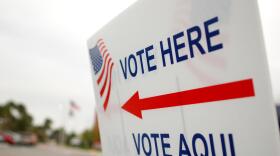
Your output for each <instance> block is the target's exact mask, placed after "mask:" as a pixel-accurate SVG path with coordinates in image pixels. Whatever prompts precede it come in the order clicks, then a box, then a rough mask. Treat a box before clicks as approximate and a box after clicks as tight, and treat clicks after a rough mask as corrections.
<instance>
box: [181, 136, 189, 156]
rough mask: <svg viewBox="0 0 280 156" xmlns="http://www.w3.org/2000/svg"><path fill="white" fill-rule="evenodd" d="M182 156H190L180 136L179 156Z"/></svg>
mask: <svg viewBox="0 0 280 156" xmlns="http://www.w3.org/2000/svg"><path fill="white" fill-rule="evenodd" d="M183 155H187V156H191V152H190V149H189V146H188V144H187V141H186V139H185V136H184V134H180V145H179V156H183Z"/></svg>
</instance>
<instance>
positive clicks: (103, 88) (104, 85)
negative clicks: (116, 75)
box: [100, 58, 112, 96]
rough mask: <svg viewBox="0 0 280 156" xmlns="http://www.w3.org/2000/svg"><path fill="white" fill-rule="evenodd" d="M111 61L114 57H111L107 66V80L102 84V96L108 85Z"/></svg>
mask: <svg viewBox="0 0 280 156" xmlns="http://www.w3.org/2000/svg"><path fill="white" fill-rule="evenodd" d="M111 61H112V59H111V58H110V60H109V63H108V64H109V66H107V72H106V78H105V81H104V83H103V86H102V88H101V91H100V95H101V96H103V93H104V90H105V88H106V85H107V81H108V75H109V68H110V64H111Z"/></svg>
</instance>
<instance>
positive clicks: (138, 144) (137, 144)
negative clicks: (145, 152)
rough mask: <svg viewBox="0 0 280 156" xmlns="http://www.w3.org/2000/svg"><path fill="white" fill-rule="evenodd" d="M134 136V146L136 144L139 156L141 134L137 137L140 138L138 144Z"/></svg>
mask: <svg viewBox="0 0 280 156" xmlns="http://www.w3.org/2000/svg"><path fill="white" fill-rule="evenodd" d="M132 136H133V140H134V144H135V147H136V150H137V154H138V155H140V134H138V135H137V138H138V139H137V142H136V139H135V136H134V134H132Z"/></svg>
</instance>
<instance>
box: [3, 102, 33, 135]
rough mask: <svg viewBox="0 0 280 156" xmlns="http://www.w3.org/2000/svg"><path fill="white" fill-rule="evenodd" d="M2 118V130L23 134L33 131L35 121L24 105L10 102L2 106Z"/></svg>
mask: <svg viewBox="0 0 280 156" xmlns="http://www.w3.org/2000/svg"><path fill="white" fill-rule="evenodd" d="M0 118H1V119H2V120H3V122H2V123H1V125H0V128H1V130H11V131H20V132H23V131H29V130H31V129H32V122H33V119H32V117H31V115H30V114H29V113H28V112H27V111H26V109H25V107H24V106H23V105H22V104H16V103H14V102H12V101H10V102H8V103H7V104H6V105H4V106H0Z"/></svg>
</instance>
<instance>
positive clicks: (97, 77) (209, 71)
mask: <svg viewBox="0 0 280 156" xmlns="http://www.w3.org/2000/svg"><path fill="white" fill-rule="evenodd" d="M92 20H93V19H92ZM88 47H89V56H90V63H91V69H92V73H93V74H92V75H93V84H94V90H95V96H96V105H97V108H96V109H97V113H98V119H99V124H100V131H101V142H102V150H103V155H105V156H112V155H119V156H125V155H127V156H132V155H153V156H161V155H163V156H173V155H174V156H178V155H179V156H263V155H266V156H275V155H279V154H280V153H279V147H280V144H279V134H278V128H277V121H276V115H275V114H276V113H275V110H274V105H273V101H272V94H271V86H270V80H269V73H268V67H267V62H266V55H265V49H264V43H263V37H262V30H261V24H260V18H259V14H258V7H257V2H256V1H243V0H211V1H204V0H139V1H138V2H137V3H135V4H134V5H133V6H131V7H130V8H128V9H127V10H126V11H125V12H123V13H122V14H120V15H119V16H118V17H117V18H115V19H114V20H113V21H112V22H110V23H109V24H107V25H106V26H105V27H104V28H102V29H101V30H100V31H98V32H97V33H96V34H95V35H94V36H93V37H92V38H90V39H89V41H88Z"/></svg>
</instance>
